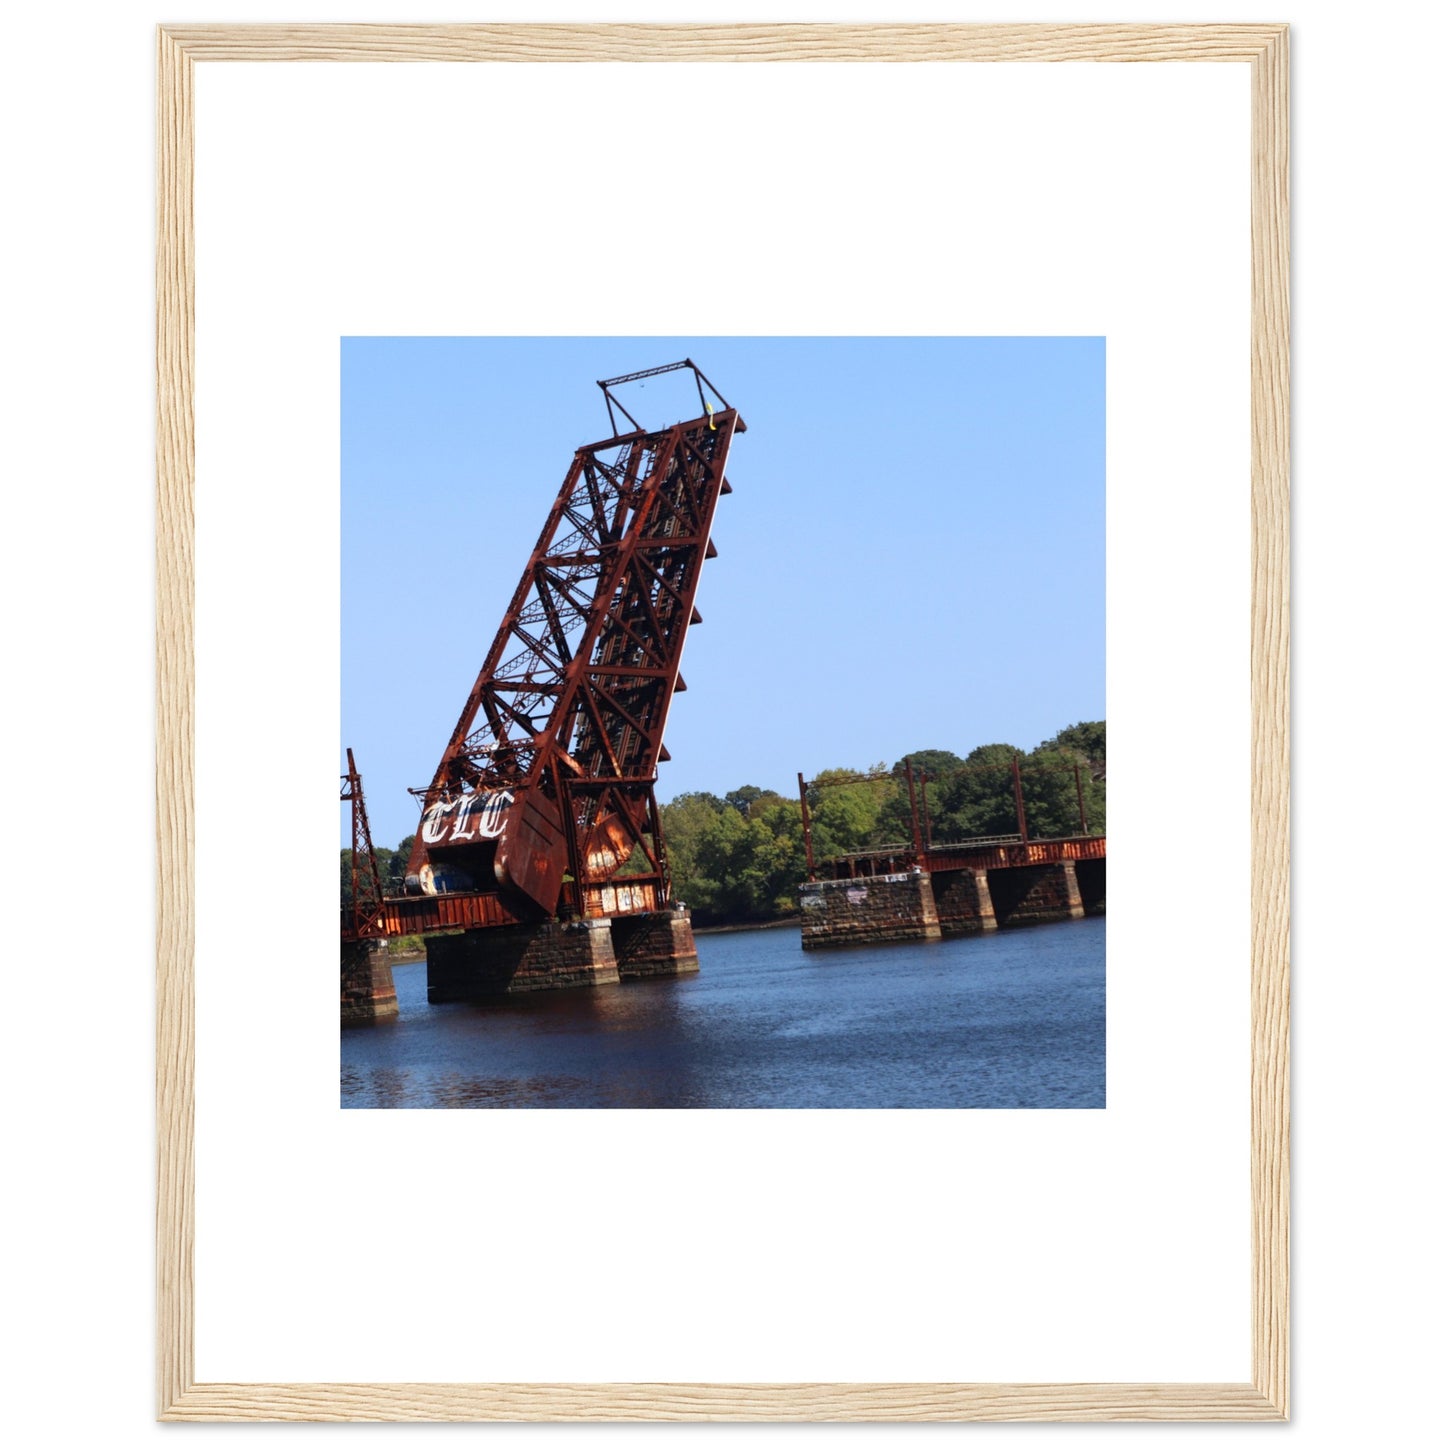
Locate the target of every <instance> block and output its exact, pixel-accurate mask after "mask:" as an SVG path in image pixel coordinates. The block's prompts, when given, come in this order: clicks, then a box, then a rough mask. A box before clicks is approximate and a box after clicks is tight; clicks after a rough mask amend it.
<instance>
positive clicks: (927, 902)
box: [798, 869, 943, 948]
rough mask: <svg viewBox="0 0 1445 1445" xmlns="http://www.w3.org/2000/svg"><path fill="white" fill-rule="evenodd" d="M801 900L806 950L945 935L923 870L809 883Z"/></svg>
mask: <svg viewBox="0 0 1445 1445" xmlns="http://www.w3.org/2000/svg"><path fill="white" fill-rule="evenodd" d="M798 900H799V903H800V904H801V906H802V913H803V925H802V942H803V947H804V948H838V947H841V946H843V945H846V944H851V943H902V942H914V941H917V940H920V939H934V938H942V937H943V930H942V929H941V927H940V926H939V921H938V909H937V907H936V906H935V905H934V901H933V885H932V884H931V883H930V881H929V877H928V874H926V873H925V872H923V871H922V869H914V870H911V871H910V872H907V873H884V874H880V875H877V876H875V877H872V878H829V879H824V880H822V881H820V882H817V883H804V884H803V885H802V887H801V888H800V889H799V890H798Z"/></svg>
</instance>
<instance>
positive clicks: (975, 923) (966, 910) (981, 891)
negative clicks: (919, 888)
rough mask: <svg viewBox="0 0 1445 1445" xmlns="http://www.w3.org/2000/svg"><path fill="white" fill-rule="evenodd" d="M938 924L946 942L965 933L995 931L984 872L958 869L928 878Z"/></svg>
mask: <svg viewBox="0 0 1445 1445" xmlns="http://www.w3.org/2000/svg"><path fill="white" fill-rule="evenodd" d="M931 877H932V880H933V898H934V902H935V903H936V904H937V905H938V922H939V925H940V927H941V928H942V929H943V936H944V937H945V938H955V937H957V936H958V935H959V934H964V933H987V932H988V931H989V930H990V929H994V928H997V927H998V919H997V918H996V917H995V915H994V911H993V894H992V893H991V892H990V890H989V886H988V871H987V869H984V868H959V869H955V870H953V871H951V872H939V873H934V874H932V875H931Z"/></svg>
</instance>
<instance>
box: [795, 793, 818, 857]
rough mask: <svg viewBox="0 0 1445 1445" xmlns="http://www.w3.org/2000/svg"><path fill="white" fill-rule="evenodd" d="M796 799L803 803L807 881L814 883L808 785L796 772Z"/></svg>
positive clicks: (811, 817) (811, 823) (811, 822)
mask: <svg viewBox="0 0 1445 1445" xmlns="http://www.w3.org/2000/svg"><path fill="white" fill-rule="evenodd" d="M798 801H799V802H800V803H802V805H803V852H804V854H805V856H806V857H807V860H808V882H809V883H816V882H817V881H818V875H817V873H816V872H815V871H814V868H813V816H812V814H811V813H809V812H808V785H807V784H806V783H805V782H804V781H803V775H802V773H799V774H798Z"/></svg>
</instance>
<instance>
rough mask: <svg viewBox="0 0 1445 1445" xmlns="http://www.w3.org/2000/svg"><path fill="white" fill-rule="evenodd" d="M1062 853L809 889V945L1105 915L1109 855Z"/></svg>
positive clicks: (955, 864)
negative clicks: (1106, 862)
mask: <svg viewBox="0 0 1445 1445" xmlns="http://www.w3.org/2000/svg"><path fill="white" fill-rule="evenodd" d="M1099 842H1100V843H1102V840H1099ZM1030 847H1031V848H1032V849H1033V850H1034V852H1035V853H1038V852H1041V851H1042V849H1040V848H1038V847H1037V845H1030ZM998 851H999V852H1000V854H1002V853H1003V850H998ZM1054 851H1055V852H1056V856H1054V857H1053V858H1044V859H1040V860H1038V861H1034V860H1033V859H1031V858H1030V857H1029V855H1027V854H1025V855H1021V856H1019V857H1009V858H1007V859H1006V860H1004V859H1003V858H1000V860H999V866H996V867H992V868H990V867H984V866H972V865H968V866H965V865H963V864H962V863H961V862H960V860H958V859H956V858H949V859H947V860H946V866H944V867H938V868H935V869H933V870H932V871H924V870H923V869H921V868H917V867H915V868H912V869H910V870H908V871H907V872H902V873H897V872H895V873H877V874H871V875H860V876H857V877H851V878H830V879H825V880H823V881H820V882H816V883H804V884H803V885H802V887H801V888H800V889H799V891H798V901H799V903H800V905H801V908H802V944H803V947H804V948H839V947H844V946H846V945H848V944H854V943H891V942H904V941H915V940H919V939H931V938H954V937H959V936H961V935H965V934H977V933H988V932H991V931H993V930H995V929H998V928H1021V927H1026V926H1027V925H1029V924H1034V923H1061V922H1064V921H1065V920H1067V919H1072V918H1083V917H1084V916H1085V915H1086V914H1100V913H1103V912H1104V891H1105V890H1104V884H1105V860H1104V858H1103V856H1095V857H1089V858H1083V859H1076V858H1073V857H1067V856H1065V857H1059V856H1057V851H1061V850H1054ZM1100 854H1102V849H1100ZM930 861H931V860H930Z"/></svg>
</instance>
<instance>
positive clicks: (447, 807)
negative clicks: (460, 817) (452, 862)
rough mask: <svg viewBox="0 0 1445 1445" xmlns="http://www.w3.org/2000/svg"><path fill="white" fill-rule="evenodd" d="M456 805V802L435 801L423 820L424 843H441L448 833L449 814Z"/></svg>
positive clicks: (422, 834)
mask: <svg viewBox="0 0 1445 1445" xmlns="http://www.w3.org/2000/svg"><path fill="white" fill-rule="evenodd" d="M455 807H456V802H455V801H452V802H449V803H433V804H432V805H431V807H430V808H428V809H427V810H426V813H425V814H424V816H423V817H422V820H421V836H422V841H423V842H424V843H440V842H441V840H442V839H443V838H445V837H446V834H447V814H448V813H450V812H451V811H452V809H453V808H455Z"/></svg>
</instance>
